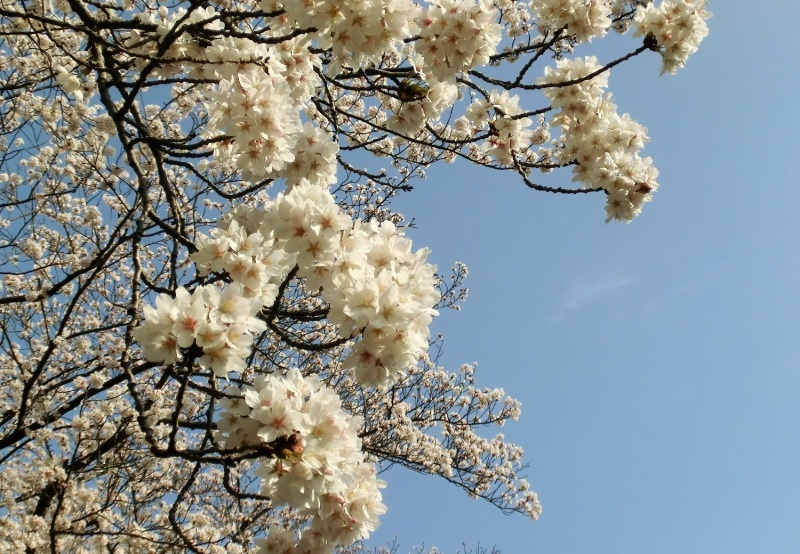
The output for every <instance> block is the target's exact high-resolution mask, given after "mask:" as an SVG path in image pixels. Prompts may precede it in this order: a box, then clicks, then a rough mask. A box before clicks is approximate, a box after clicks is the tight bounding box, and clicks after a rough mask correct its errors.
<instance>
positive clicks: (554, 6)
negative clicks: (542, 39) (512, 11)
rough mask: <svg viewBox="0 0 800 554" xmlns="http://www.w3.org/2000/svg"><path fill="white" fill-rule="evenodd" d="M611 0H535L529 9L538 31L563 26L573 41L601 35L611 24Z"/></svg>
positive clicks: (590, 38)
mask: <svg viewBox="0 0 800 554" xmlns="http://www.w3.org/2000/svg"><path fill="white" fill-rule="evenodd" d="M611 10H612V6H611V2H609V1H607V0H591V1H587V0H536V1H534V2H531V11H532V12H533V15H534V17H535V18H536V21H537V26H538V28H539V31H540V32H542V33H545V32H550V33H552V32H555V31H558V30H560V29H565V32H566V34H567V35H569V36H571V37H573V39H574V40H575V41H576V42H587V41H589V42H590V41H591V40H592V38H594V37H603V36H605V34H606V33H607V32H608V29H609V27H610V26H611V18H610V16H611Z"/></svg>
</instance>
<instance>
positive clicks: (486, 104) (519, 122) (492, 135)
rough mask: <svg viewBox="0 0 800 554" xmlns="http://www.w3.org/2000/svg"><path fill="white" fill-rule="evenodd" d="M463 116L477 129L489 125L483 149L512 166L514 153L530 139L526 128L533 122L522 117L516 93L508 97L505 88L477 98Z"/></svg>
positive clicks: (530, 136)
mask: <svg viewBox="0 0 800 554" xmlns="http://www.w3.org/2000/svg"><path fill="white" fill-rule="evenodd" d="M466 117H467V118H468V119H469V120H470V121H471V122H472V123H473V125H475V127H476V128H477V129H484V128H486V127H488V128H489V138H488V139H487V140H486V142H484V143H483V145H482V150H483V152H485V154H486V155H488V156H491V157H492V158H494V159H496V160H497V161H498V162H500V163H502V164H505V165H509V166H513V165H514V155H515V154H517V153H519V152H522V151H523V150H525V149H526V148H528V146H530V145H531V143H532V142H533V131H532V130H531V129H530V128H529V127H530V125H531V123H532V121H531V119H530V118H528V117H523V111H522V108H520V106H519V96H511V95H510V94H509V93H508V91H503V92H502V93H498V92H497V91H492V92H491V94H490V95H489V98H486V99H484V98H482V99H479V100H476V101H475V102H473V103H472V104H471V105H470V107H469V108H468V109H467V113H466Z"/></svg>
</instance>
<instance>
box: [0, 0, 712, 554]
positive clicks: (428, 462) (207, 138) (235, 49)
mask: <svg viewBox="0 0 800 554" xmlns="http://www.w3.org/2000/svg"><path fill="white" fill-rule="evenodd" d="M708 17H710V14H709V13H708V12H707V11H705V3H704V2H702V1H700V0H664V1H663V2H661V3H658V4H654V3H653V2H652V1H649V0H532V1H527V0H526V1H523V0H431V1H426V2H414V1H413V0H283V1H278V0H173V1H169V2H155V1H150V0H0V35H2V47H0V75H2V81H1V82H0V85H1V87H2V88H1V89H0V90H1V91H2V96H1V97H0V133H1V134H2V136H1V137H0V156H2V157H1V158H0V160H1V161H2V167H1V168H0V171H2V173H0V182H2V187H1V188H0V195H2V198H0V203H1V204H2V207H3V212H2V218H0V252H2V254H1V255H0V271H2V276H1V279H0V286H1V287H2V298H0V467H2V471H0V544H1V545H4V546H3V548H2V550H3V551H8V552H29V553H41V552H106V551H107V552H116V553H121V552H208V553H222V552H226V553H239V552H250V551H253V552H261V553H314V552H332V551H334V550H336V549H351V550H352V549H357V548H359V544H360V541H361V540H363V539H365V538H367V537H369V534H370V532H371V531H372V530H374V529H375V528H376V527H377V526H378V524H379V520H380V516H381V515H382V514H383V513H384V512H385V511H386V509H387V507H386V506H384V504H383V503H382V502H381V493H380V490H381V489H382V488H383V487H385V486H386V483H385V482H384V481H383V480H381V479H380V478H379V473H380V471H381V470H383V469H385V468H387V467H389V466H392V465H399V466H404V467H406V468H409V469H411V470H413V471H417V472H421V473H426V474H432V475H435V476H437V477H439V478H442V479H445V480H447V481H449V482H450V483H452V484H453V485H455V486H457V487H460V488H462V489H464V491H465V492H466V494H468V495H469V496H471V497H478V498H482V499H484V500H486V501H488V502H490V503H491V504H493V505H495V506H496V507H497V508H498V509H500V510H502V511H504V512H508V513H512V512H518V513H521V514H525V515H527V516H529V517H531V518H534V519H535V518H536V517H538V515H539V514H540V512H541V507H540V505H539V502H538V501H537V498H536V494H535V493H534V492H533V491H532V490H531V489H530V487H529V485H528V482H527V481H526V480H525V478H524V477H525V476H524V470H525V467H526V466H525V462H524V460H523V454H522V451H521V450H520V448H518V447H517V446H515V445H513V444H511V443H509V442H507V441H506V439H505V438H504V436H503V435H502V434H496V433H497V432H496V431H493V430H492V428H494V427H495V426H502V425H503V424H504V423H505V422H506V421H508V420H510V419H516V418H517V417H518V416H519V414H520V410H519V405H518V403H517V402H516V401H514V400H513V399H512V398H509V397H508V396H507V395H506V394H505V393H504V392H503V391H502V390H499V389H498V390H491V389H487V388H481V387H480V386H479V385H478V384H476V381H475V376H474V367H472V366H469V365H464V366H462V367H460V368H457V369H455V370H452V369H450V370H448V369H445V368H443V367H440V366H439V364H438V355H437V353H438V352H439V349H440V346H441V340H440V338H439V337H437V336H436V335H432V334H431V331H430V325H431V323H432V321H433V319H434V318H435V317H436V316H437V314H438V312H439V311H440V310H443V309H452V308H455V309H457V308H458V306H459V304H460V302H461V301H463V300H464V298H465V296H466V289H465V288H464V279H465V277H466V275H467V269H466V267H464V266H463V265H462V264H458V263H456V264H455V265H454V266H453V268H452V270H451V271H445V272H438V271H437V268H436V267H434V266H433V265H432V264H430V263H429V262H428V261H427V257H428V251H427V250H426V249H425V248H420V247H419V245H413V244H412V243H411V241H410V239H409V238H408V237H406V236H405V234H404V229H405V228H406V226H407V225H408V223H407V221H408V220H406V219H405V218H404V217H403V215H401V214H399V213H397V212H396V211H394V210H393V209H392V204H391V200H392V198H394V197H395V196H396V195H398V194H400V193H404V192H407V191H410V190H411V189H412V183H414V182H415V180H417V179H420V178H422V177H424V175H425V169H426V168H427V167H428V166H430V165H431V164H433V163H437V162H439V163H446V162H454V161H460V162H461V163H472V164H477V165H479V166H483V168H485V171H487V172H489V171H493V170H502V171H506V172H510V173H513V174H515V175H516V176H518V177H519V180H520V183H521V186H527V187H529V188H530V189H533V190H535V191H542V192H550V193H561V194H564V195H573V194H584V193H597V196H598V199H599V203H601V202H602V201H604V203H605V214H604V215H603V216H601V215H600V213H598V217H604V218H605V219H606V221H623V222H625V221H630V220H631V219H632V218H634V217H636V216H638V215H639V214H640V212H641V210H642V208H643V205H644V204H645V203H646V202H648V201H649V200H650V199H651V197H652V195H653V193H654V192H655V190H656V189H657V188H658V183H657V182H656V178H657V175H658V171H657V170H656V168H655V167H654V165H653V163H652V160H651V159H650V158H649V157H645V156H643V155H642V150H643V148H644V146H645V144H646V143H647V141H648V137H647V131H646V129H645V128H644V127H643V126H642V125H640V124H639V123H637V122H636V121H634V119H632V118H631V116H629V115H628V114H625V113H619V111H618V109H617V106H616V105H615V104H614V102H613V101H612V97H611V94H610V93H608V92H607V88H608V82H609V74H610V72H611V70H612V69H613V68H614V67H615V66H616V65H618V64H620V63H623V62H625V61H627V60H629V59H631V58H633V57H635V56H639V55H642V54H645V55H648V56H651V57H652V58H653V60H654V62H656V63H660V68H661V71H662V72H667V73H675V72H676V71H678V70H679V69H680V68H681V67H682V66H683V65H684V63H685V62H686V60H687V58H688V57H689V56H690V55H691V54H692V53H693V52H694V51H695V50H696V49H697V47H698V45H699V43H700V41H701V40H702V39H703V37H704V36H705V35H706V34H707V32H708V28H707V26H706V23H705V20H706V19H707V18H708ZM611 32H614V33H620V34H627V35H629V36H630V45H631V48H630V51H629V53H628V54H627V55H624V56H622V57H620V58H617V59H612V60H600V59H598V58H597V57H595V56H578V55H576V54H575V53H574V50H575V48H576V47H578V46H579V45H581V46H580V49H581V51H583V50H586V49H587V48H589V47H590V46H591V45H589V44H588V43H591V42H592V41H597V40H599V39H601V38H603V37H604V36H606V35H607V34H608V33H611ZM552 172H556V174H557V175H560V178H561V180H562V181H563V182H562V184H560V185H558V186H546V185H542V184H540V183H539V182H537V181H538V176H540V175H542V174H546V173H552ZM598 212H599V209H598Z"/></svg>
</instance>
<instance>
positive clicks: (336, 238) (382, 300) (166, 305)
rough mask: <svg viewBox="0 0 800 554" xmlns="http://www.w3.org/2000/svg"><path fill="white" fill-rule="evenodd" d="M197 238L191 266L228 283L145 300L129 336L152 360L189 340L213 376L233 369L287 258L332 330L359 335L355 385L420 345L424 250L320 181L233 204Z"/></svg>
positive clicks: (396, 366)
mask: <svg viewBox="0 0 800 554" xmlns="http://www.w3.org/2000/svg"><path fill="white" fill-rule="evenodd" d="M196 246H197V252H195V253H194V254H192V255H191V258H192V260H193V261H194V262H195V264H196V265H197V269H198V273H199V274H200V275H201V276H204V275H207V274H209V273H210V272H222V271H225V272H227V274H228V275H229V277H230V279H231V280H232V281H233V283H232V284H230V285H226V286H225V287H224V288H223V289H222V292H220V291H219V289H218V288H217V287H216V286H213V285H207V286H204V287H199V288H198V289H197V290H195V292H194V293H191V294H190V293H188V292H187V291H186V290H184V289H179V293H178V295H177V296H176V299H175V300H174V301H173V300H171V299H170V298H169V297H168V296H167V295H163V294H162V295H159V297H158V298H157V299H156V308H152V307H149V306H148V307H146V308H145V313H144V315H145V322H144V324H143V325H142V326H141V327H139V329H138V330H137V331H136V338H137V340H139V342H140V343H141V344H142V345H143V354H144V355H145V357H146V358H147V359H149V360H151V361H159V362H165V363H171V362H173V361H175V360H176V359H177V357H178V355H179V348H185V347H188V346H191V344H192V343H193V342H196V343H197V345H198V346H201V347H202V348H203V352H204V354H205V355H206V356H209V358H207V359H206V362H207V364H208V367H210V368H211V369H212V370H214V372H215V373H216V374H217V375H226V374H227V373H228V372H229V371H239V370H241V368H242V367H243V366H242V364H243V359H244V357H246V356H247V355H248V354H249V345H248V348H244V345H245V343H246V342H247V341H250V342H252V335H251V333H252V332H256V331H259V330H264V329H265V325H264V323H263V322H262V321H260V320H258V319H257V318H255V317H254V316H255V315H256V314H257V313H258V312H259V311H260V310H261V309H262V308H263V307H265V306H270V305H271V304H272V303H273V301H275V297H276V294H277V291H278V288H277V285H278V284H279V283H280V282H281V281H283V279H284V278H285V277H286V276H287V275H288V273H289V272H290V271H291V270H292V268H293V267H295V266H297V275H298V276H299V277H300V278H303V279H304V280H305V283H306V288H307V289H308V290H312V291H313V290H318V291H320V294H321V296H322V298H323V299H324V300H325V301H326V302H327V303H328V304H329V312H328V320H329V321H330V322H331V323H333V324H335V325H337V326H338V332H339V334H340V336H341V337H342V338H345V339H348V338H356V337H360V340H359V341H358V342H357V343H356V344H355V345H354V346H353V348H352V349H351V351H350V352H349V354H348V355H347V357H346V358H345V359H344V361H343V364H344V367H346V368H352V369H353V370H354V371H355V375H356V377H357V378H358V379H359V380H360V381H361V382H362V383H363V384H365V385H367V386H381V385H387V384H390V383H392V382H393V381H394V380H395V379H396V378H397V376H398V375H399V374H400V372H402V371H403V370H404V369H405V368H408V367H410V366H411V365H413V364H415V363H416V362H417V360H418V359H419V358H420V356H422V355H423V354H424V353H425V352H426V351H427V348H428V337H429V330H428V326H429V324H430V322H431V321H432V319H433V317H434V316H435V315H436V311H435V310H434V309H433V306H434V305H435V304H436V302H437V301H438V299H439V293H438V289H437V288H436V282H435V277H434V275H435V272H436V268H435V267H434V266H432V265H430V264H428V263H426V261H425V260H426V258H427V255H428V251H427V249H422V250H419V251H416V252H413V251H412V248H411V241H410V240H409V239H408V238H406V237H404V236H403V235H402V233H401V232H400V231H398V229H397V228H396V227H395V226H394V225H393V224H392V223H391V222H388V221H384V222H382V223H375V222H370V223H361V222H353V221H352V219H351V218H350V217H348V216H347V215H345V214H344V213H342V211H341V209H340V208H339V207H338V206H337V205H336V202H335V201H334V199H333V196H332V195H331V194H330V193H329V192H328V191H327V190H326V189H324V188H322V187H319V186H316V185H311V184H309V183H306V182H303V183H300V184H298V185H296V186H295V187H292V188H291V190H289V191H287V192H285V193H281V194H279V195H278V196H277V197H276V198H275V199H274V200H273V201H271V202H269V203H267V204H265V205H264V206H262V207H261V208H244V207H242V208H239V209H237V210H235V211H233V212H231V213H230V214H228V216H226V217H225V218H223V220H222V221H221V223H220V226H219V228H217V229H214V230H212V231H211V234H210V235H208V236H207V235H202V234H200V235H198V237H197V239H196ZM220 314H221V315H220ZM236 355H240V356H239V357H240V360H238V361H235V360H234V358H235V356H236Z"/></svg>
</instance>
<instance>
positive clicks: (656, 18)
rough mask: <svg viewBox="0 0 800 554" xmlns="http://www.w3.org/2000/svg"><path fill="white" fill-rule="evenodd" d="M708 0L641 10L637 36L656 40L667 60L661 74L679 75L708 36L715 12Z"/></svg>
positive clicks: (675, 0) (681, 0) (676, 0)
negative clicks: (706, 6)
mask: <svg viewBox="0 0 800 554" xmlns="http://www.w3.org/2000/svg"><path fill="white" fill-rule="evenodd" d="M707 1H708V0H665V1H664V2H663V3H661V5H659V6H656V5H654V4H648V5H646V6H640V7H639V8H638V9H637V11H636V17H635V19H634V25H635V27H636V32H635V33H634V34H635V35H637V36H640V35H644V36H652V37H653V38H654V39H655V41H656V43H657V45H658V47H659V48H660V49H661V54H662V56H663V57H664V63H663V64H662V66H661V73H664V72H669V73H677V72H678V69H680V68H681V67H683V66H684V65H685V64H686V60H687V59H688V58H689V56H691V55H692V54H694V53H695V52H696V51H697V48H698V47H699V46H700V42H701V41H702V40H703V39H704V38H705V37H706V35H708V25H707V24H706V19H708V18H709V17H711V13H709V12H708V11H707V10H706V9H705V5H706V3H707Z"/></svg>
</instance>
